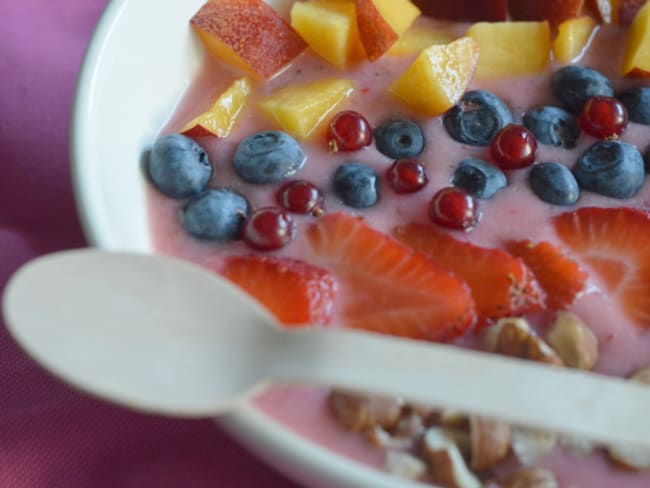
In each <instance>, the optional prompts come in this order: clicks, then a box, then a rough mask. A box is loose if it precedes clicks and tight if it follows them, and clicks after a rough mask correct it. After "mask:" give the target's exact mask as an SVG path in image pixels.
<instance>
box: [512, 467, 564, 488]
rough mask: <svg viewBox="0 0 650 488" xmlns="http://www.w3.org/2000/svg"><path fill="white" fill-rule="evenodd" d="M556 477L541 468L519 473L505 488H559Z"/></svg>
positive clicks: (523, 470) (524, 470)
mask: <svg viewBox="0 0 650 488" xmlns="http://www.w3.org/2000/svg"><path fill="white" fill-rule="evenodd" d="M558 486H560V485H559V484H558V482H557V478H555V475H554V474H553V473H552V472H551V471H549V470H547V469H541V468H533V469H522V470H519V471H517V472H516V473H515V474H514V475H513V476H512V477H511V478H510V479H509V480H508V481H507V482H506V483H505V488H558Z"/></svg>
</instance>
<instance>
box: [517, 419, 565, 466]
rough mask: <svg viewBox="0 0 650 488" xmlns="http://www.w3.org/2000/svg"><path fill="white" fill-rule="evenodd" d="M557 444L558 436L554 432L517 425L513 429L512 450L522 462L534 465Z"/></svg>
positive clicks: (526, 464)
mask: <svg viewBox="0 0 650 488" xmlns="http://www.w3.org/2000/svg"><path fill="white" fill-rule="evenodd" d="M556 444H557V436H556V435H555V434H554V433H552V432H547V431H544V430H538V429H530V428H528V427H515V428H513V429H512V440H511V445H512V451H513V452H514V453H515V456H516V457H517V459H518V460H519V462H520V463H521V464H523V465H524V466H528V467H530V466H534V465H535V464H537V463H538V462H539V461H540V460H541V459H542V458H543V457H544V456H545V455H546V454H548V453H549V452H550V451H551V449H553V448H554V447H555V445H556Z"/></svg>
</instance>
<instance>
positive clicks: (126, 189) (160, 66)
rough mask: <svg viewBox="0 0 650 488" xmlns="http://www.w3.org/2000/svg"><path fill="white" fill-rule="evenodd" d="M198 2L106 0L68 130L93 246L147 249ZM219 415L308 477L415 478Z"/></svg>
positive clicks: (191, 62)
mask: <svg viewBox="0 0 650 488" xmlns="http://www.w3.org/2000/svg"><path fill="white" fill-rule="evenodd" d="M283 2H284V0H275V1H270V2H269V3H271V4H274V5H275V6H279V7H281V5H280V4H282V3H283ZM203 3H204V0H113V1H112V2H111V3H110V4H109V5H108V7H107V8H106V11H105V12H104V15H103V16H102V18H101V20H100V22H99V24H98V26H97V28H96V31H95V33H94V35H93V38H92V41H91V43H90V45H89V47H88V50H87V53H86V57H85V60H84V63H83V66H82V70H81V74H80V77H79V82H78V87H77V96H76V100H75V106H74V110H73V120H72V130H71V154H72V169H73V180H74V188H75V192H76V198H77V205H78V209H79V214H80V217H81V220H82V224H83V228H84V230H85V233H86V236H87V238H88V240H89V242H90V244H91V245H95V246H98V247H100V248H103V249H106V250H111V251H117V250H128V251H138V252H152V248H151V243H150V239H149V235H148V224H147V211H146V205H145V204H146V200H145V185H146V182H145V180H144V178H143V174H142V171H141V166H142V165H141V162H142V161H141V160H142V158H143V155H144V153H145V151H146V149H147V148H148V147H150V146H151V144H152V142H153V139H154V137H155V135H156V133H157V132H158V131H159V130H160V129H161V127H162V126H163V125H164V124H165V122H166V120H167V118H168V117H169V115H170V114H171V112H172V111H173V108H174V106H175V104H176V103H177V102H178V100H179V98H180V97H181V95H182V94H183V92H184V91H185V89H186V88H187V87H188V85H189V84H190V82H191V81H192V79H193V77H194V75H195V74H196V73H197V71H198V69H199V68H200V66H201V63H202V59H203V50H202V48H201V46H200V45H199V43H198V42H197V40H196V38H195V36H194V35H193V33H192V31H191V29H190V27H189V22H188V21H189V19H190V18H191V17H192V15H193V14H194V13H195V12H196V11H197V10H198V9H199V8H200V6H201V5H202V4H203ZM221 421H222V424H223V425H224V426H225V427H226V428H227V429H228V430H229V431H231V432H232V433H233V434H234V435H235V436H236V437H237V438H238V439H240V441H242V442H243V443H244V444H245V445H247V446H248V447H249V448H250V449H251V450H253V451H254V452H256V453H257V454H258V455H260V456H261V457H262V458H264V459H266V460H267V461H268V462H269V463H271V464H272V465H274V466H275V467H277V468H278V469H280V470H281V471H283V472H285V473H286V474H287V475H288V476H291V477H292V478H294V479H296V480H297V481H299V482H301V483H303V484H305V485H308V486H314V487H328V488H331V487H341V488H344V487H355V488H362V487H367V488H383V487H387V488H388V487H391V488H393V487H414V486H422V485H416V484H413V483H407V482H402V481H399V480H397V479H395V478H392V477H389V476H387V475H385V474H383V473H381V472H380V471H378V470H375V469H372V468H369V467H367V466H363V465H361V464H358V463H356V462H353V461H350V460H348V459H346V458H344V457H342V456H339V455H337V454H334V453H332V452H331V451H328V450H325V449H324V448H321V447H319V446H317V445H315V444H313V443H311V442H309V441H307V440H305V439H303V438H302V437H300V436H298V435H296V434H294V433H293V432H291V431H290V430H288V429H286V428H284V427H282V426H281V425H279V424H277V423H275V422H274V421H272V420H271V419H270V418H268V417H266V416H265V415H263V414H262V413H260V412H258V411H257V410H256V409H254V408H253V407H247V408H244V409H242V410H241V411H239V412H237V413H236V414H233V415H230V416H229V417H227V418H224V419H221Z"/></svg>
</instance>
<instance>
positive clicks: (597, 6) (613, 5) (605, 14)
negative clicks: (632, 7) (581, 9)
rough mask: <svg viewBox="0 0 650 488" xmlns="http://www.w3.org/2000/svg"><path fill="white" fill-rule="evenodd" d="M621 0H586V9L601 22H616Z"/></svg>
mask: <svg viewBox="0 0 650 488" xmlns="http://www.w3.org/2000/svg"><path fill="white" fill-rule="evenodd" d="M621 1H622V0H587V3H586V5H587V7H588V10H590V11H591V12H593V14H594V15H595V16H596V19H597V20H598V21H599V22H602V23H603V24H618V13H619V10H620V7H621Z"/></svg>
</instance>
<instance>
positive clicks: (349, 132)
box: [327, 110, 372, 152]
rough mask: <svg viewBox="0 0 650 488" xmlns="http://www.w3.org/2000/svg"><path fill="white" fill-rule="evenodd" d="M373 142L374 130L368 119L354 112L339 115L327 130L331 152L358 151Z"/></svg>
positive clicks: (349, 111)
mask: <svg viewBox="0 0 650 488" xmlns="http://www.w3.org/2000/svg"><path fill="white" fill-rule="evenodd" d="M371 142H372V128H371V127H370V123H369V122H368V121H367V120H366V118H365V117H364V116H363V115H361V114H360V113H358V112H355V111H353V110H346V111H344V112H340V113H339V114H337V115H336V116H335V117H334V118H333V119H332V121H331V122H330V125H329V127H328V128H327V144H328V146H329V148H330V151H331V152H338V151H357V150H358V149H362V148H364V147H366V146H368V145H370V143H371Z"/></svg>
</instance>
